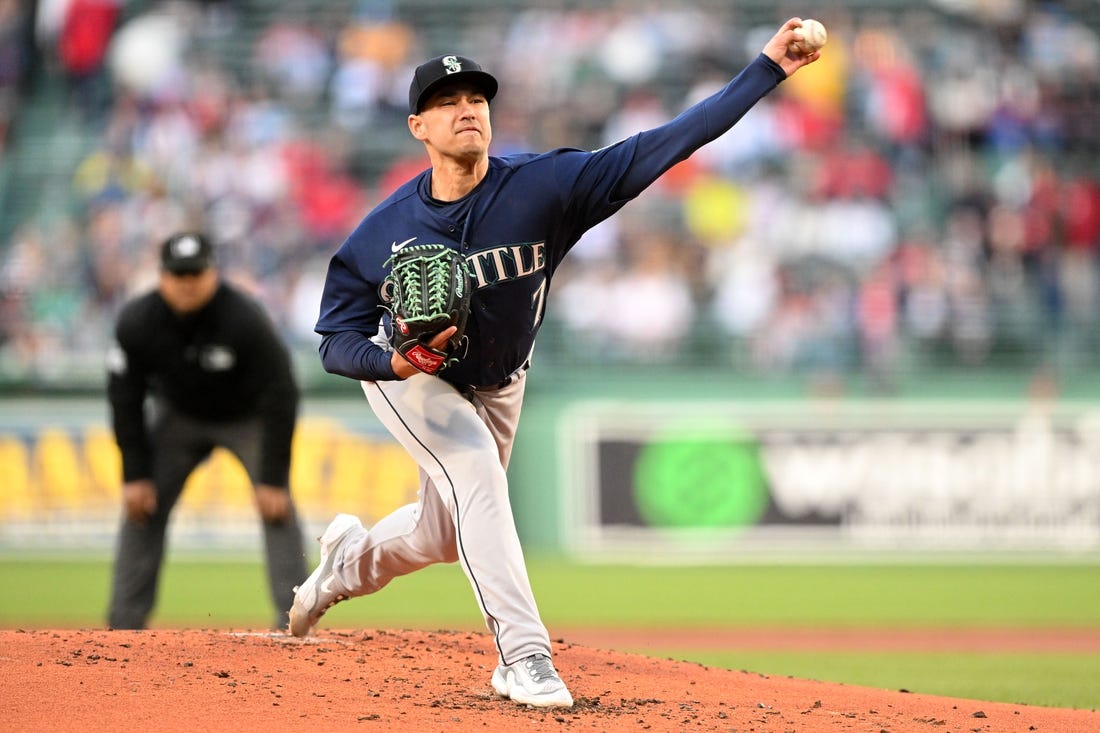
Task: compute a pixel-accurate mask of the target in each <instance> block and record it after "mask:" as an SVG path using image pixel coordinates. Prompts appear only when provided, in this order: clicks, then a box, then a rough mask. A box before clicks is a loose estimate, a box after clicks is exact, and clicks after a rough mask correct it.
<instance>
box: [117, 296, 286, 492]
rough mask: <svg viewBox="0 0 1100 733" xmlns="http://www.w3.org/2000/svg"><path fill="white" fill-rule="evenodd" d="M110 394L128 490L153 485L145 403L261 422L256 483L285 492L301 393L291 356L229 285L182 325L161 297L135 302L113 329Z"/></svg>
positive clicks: (261, 314)
mask: <svg viewBox="0 0 1100 733" xmlns="http://www.w3.org/2000/svg"><path fill="white" fill-rule="evenodd" d="M115 338H116V339H117V345H116V347H115V348H114V349H113V350H112V353H111V355H110V357H109V359H108V367H109V377H108V385H107V394H108V397H109V399H110V403H111V410H112V412H113V421H114V430H115V438H116V440H117V441H118V444H119V448H120V450H121V452H122V473H123V480H124V481H134V480H137V479H142V478H150V477H151V476H152V445H151V441H150V435H149V430H148V426H147V425H146V421H145V410H144V408H145V399H146V396H147V395H152V396H154V397H155V398H157V399H158V400H163V401H164V402H165V403H167V405H168V406H170V407H171V409H173V410H175V411H177V412H180V413H182V414H184V415H187V416H190V417H192V418H195V419H198V420H206V421H212V422H228V421H233V420H239V419H242V418H249V417H254V416H259V417H260V418H261V421H262V424H263V441H262V456H263V457H262V459H261V467H260V475H259V476H257V477H254V480H256V481H257V483H262V484H270V485H272V486H284V487H285V486H287V485H288V481H289V473H290V444H291V439H292V438H293V436H294V423H295V420H296V418H297V411H298V399H299V394H298V386H297V383H296V382H295V380H294V374H293V369H292V366H291V362H290V354H289V352H288V350H287V348H286V345H285V344H284V343H283V341H282V340H281V338H280V336H279V334H278V333H277V332H276V330H275V327H274V324H273V323H272V322H271V320H270V319H269V318H268V316H267V314H266V312H265V311H264V310H263V309H262V307H261V306H260V305H259V303H257V302H255V301H254V300H252V299H251V298H250V297H249V296H247V295H245V294H244V293H242V292H241V291H239V290H237V289H236V288H234V287H233V286H231V285H229V284H227V283H225V282H224V281H223V282H220V283H219V284H218V289H217V291H216V292H215V294H214V297H213V298H212V299H211V301H210V302H209V303H207V304H206V306H205V307H203V308H202V310H200V311H198V312H196V313H192V314H189V315H187V316H186V317H183V318H181V317H180V316H178V315H176V314H175V313H174V312H172V310H171V309H170V308H169V307H168V304H167V303H166V302H165V301H164V299H163V298H162V297H161V295H160V293H159V292H157V291H156V290H154V291H152V292H150V293H148V294H146V295H142V296H139V297H137V298H134V299H133V300H131V301H130V302H129V303H127V304H126V305H125V306H124V307H123V309H122V312H121V313H120V314H119V317H118V321H117V323H116V325H115Z"/></svg>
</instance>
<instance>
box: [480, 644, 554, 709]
mask: <svg viewBox="0 0 1100 733" xmlns="http://www.w3.org/2000/svg"><path fill="white" fill-rule="evenodd" d="M493 689H494V690H496V692H497V694H498V695H500V696H501V697H507V698H509V699H511V700H512V701H513V702H518V703H520V704H521V705H531V706H533V707H536V708H571V707H573V696H572V695H570V694H569V690H568V688H566V686H565V683H564V682H562V681H561V677H559V676H558V671H557V670H556V669H554V663H553V662H551V661H550V657H548V656H546V655H545V654H532V655H531V656H529V657H525V658H524V659H521V660H519V661H518V662H514V663H513V664H507V665H505V664H501V665H499V666H498V667H497V668H496V671H494V672H493Z"/></svg>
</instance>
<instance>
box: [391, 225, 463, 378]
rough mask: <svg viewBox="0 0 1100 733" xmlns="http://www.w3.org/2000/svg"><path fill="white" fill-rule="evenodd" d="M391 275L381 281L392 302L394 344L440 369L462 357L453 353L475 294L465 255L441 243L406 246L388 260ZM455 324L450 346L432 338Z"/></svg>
mask: <svg viewBox="0 0 1100 733" xmlns="http://www.w3.org/2000/svg"><path fill="white" fill-rule="evenodd" d="M386 264H387V265H390V266H391V270H390V274H389V275H387V276H386V280H385V281H384V282H383V284H382V293H383V297H384V298H385V299H386V300H388V301H390V307H389V311H390V315H391V317H392V321H393V328H392V329H391V333H390V343H391V344H393V348H394V350H396V351H397V353H399V354H401V356H403V357H404V358H405V359H406V360H407V361H408V362H409V363H410V364H412V365H413V366H414V367H416V368H417V369H419V370H420V371H422V372H425V373H427V374H435V373H436V372H438V371H440V370H442V369H445V368H446V367H447V366H448V365H449V364H452V363H454V362H455V361H457V360H458V359H457V357H455V356H454V354H455V352H456V351H457V350H458V347H459V346H460V345H461V343H462V340H463V338H464V335H463V334H464V333H465V331H466V319H467V318H468V317H469V314H470V297H471V296H472V295H473V287H472V285H473V277H472V276H471V274H470V269H469V266H468V265H467V264H466V260H465V259H464V258H463V257H462V255H460V254H459V253H458V252H455V251H454V250H453V249H450V248H448V247H445V246H444V245H442V244H420V245H416V246H412V247H403V248H402V249H399V250H398V251H397V252H395V253H394V255H393V256H392V257H390V258H389V259H388V260H387V261H386ZM451 326H455V327H456V328H457V329H458V330H457V331H455V334H454V335H453V336H451V338H449V339H448V340H447V343H446V345H445V350H440V349H436V348H433V347H432V346H430V345H429V342H430V341H431V340H432V338H433V337H434V336H436V335H437V334H438V333H439V332H440V331H443V330H444V329H446V328H449V327H451Z"/></svg>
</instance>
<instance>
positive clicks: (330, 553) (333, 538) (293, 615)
mask: <svg viewBox="0 0 1100 733" xmlns="http://www.w3.org/2000/svg"><path fill="white" fill-rule="evenodd" d="M362 532H366V530H365V529H363V524H362V522H360V521H359V519H358V518H357V517H353V516H352V515H350V514H337V515H336V518H335V519H333V520H332V522H331V523H330V524H329V525H328V528H327V529H325V532H324V534H322V535H321V536H320V537H319V538H318V541H319V542H320V543H321V562H320V564H318V565H317V569H316V570H314V571H313V573H312V574H311V575H310V576H309V577H308V578H306V582H304V583H302V584H301V585H299V586H297V587H295V588H294V605H292V606H291V607H290V633H291V634H293V635H294V636H305V635H306V634H308V633H309V630H310V629H312V628H313V626H314V624H316V623H317V621H318V620H319V619H320V618H321V617H322V616H324V615H325V611H327V610H329V609H330V608H332V607H333V606H335V605H336V604H337V603H339V602H340V601H346V600H347V599H348V598H350V597H351V596H349V595H348V594H347V590H346V589H345V588H341V587H340V586H339V585H338V584H337V582H336V577H335V575H334V574H333V572H332V568H333V565H335V564H336V559H337V555H338V552H337V551H338V550H339V549H340V546H341V545H342V544H343V543H344V542H345V541H346V540H348V539H349V538H351V537H353V536H355V535H358V534H360V533H362Z"/></svg>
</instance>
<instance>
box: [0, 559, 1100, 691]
mask: <svg viewBox="0 0 1100 733" xmlns="http://www.w3.org/2000/svg"><path fill="white" fill-rule="evenodd" d="M528 566H529V571H530V575H531V580H532V584H533V585H534V588H535V593H536V597H537V598H538V599H539V607H540V611H541V613H542V616H543V618H544V620H545V621H546V623H547V625H548V626H549V627H550V629H551V634H552V635H553V633H554V629H555V628H570V627H572V628H585V627H598V628H615V629H623V628H641V629H647V628H649V629H659V628H668V627H673V628H684V627H703V628H716V627H724V626H726V627H733V628H745V627H750V628H751V627H754V626H756V627H760V626H766V627H769V628H776V627H779V628H783V627H787V628H792V629H793V628H808V627H812V628H820V629H829V628H834V629H835V628H842V629H853V628H878V629H902V628H914V629H919V628H953V629H967V628H1023V629H1087V630H1100V565H1098V564H1095V563H1062V564H1059V563H1054V564H1039V563H1026V564H1024V563H1021V564H1006V563H994V564H975V565H960V564H944V565H938V564H933V565H915V564H893V565H885V564H873V565H822V566H812V565H762V564H761V565H748V566H739V565H738V566H705V567H687V568H678V567H638V566H628V565H587V564H585V565H578V564H575V563H571V562H567V561H564V560H561V559H557V558H531V559H529V563H528ZM0 583H2V584H3V586H2V587H4V588H5V589H6V592H5V593H4V595H3V596H2V598H0V626H3V627H6V628H82V627H102V626H103V624H104V622H103V617H104V612H105V608H106V604H107V594H108V588H109V583H110V560H109V558H107V557H106V556H93V557H88V558H85V559H82V560H74V559H72V558H60V557H35V556H31V557H26V556H24V557H16V556H3V557H0ZM271 617H272V608H271V605H270V601H269V600H268V595H267V586H266V576H265V574H264V569H263V566H262V564H261V562H260V560H259V558H258V557H252V556H249V557H240V558H234V559H225V558H201V557H192V556H183V557H171V556H170V557H169V560H168V561H167V562H166V564H165V567H164V572H163V576H162V581H161V591H160V598H159V601H158V606H157V610H156V613H155V616H154V618H153V619H152V621H151V625H152V626H154V627H162V628H166V627H184V628H237V629H240V628H267V627H268V626H269V624H270V620H271ZM324 623H325V625H327V626H330V627H333V628H395V629H402V628H420V629H469V630H475V631H482V630H484V627H483V625H482V622H481V617H480V614H479V613H478V611H477V607H476V605H475V604H474V601H473V597H472V595H471V592H470V589H469V586H468V584H467V582H466V578H465V576H464V575H463V574H462V572H461V570H460V569H459V568H458V567H457V566H455V565H448V566H436V567H431V568H427V569H425V570H423V571H420V572H418V573H414V574H413V575H410V576H408V577H404V578H398V579H397V580H395V581H394V582H393V583H392V584H391V585H390V586H389V587H387V588H386V589H384V590H383V591H382V592H380V593H378V594H377V595H374V596H372V597H367V598H359V599H353V600H352V601H349V602H346V603H343V604H340V605H338V606H336V607H335V608H333V609H332V610H331V611H330V612H329V614H328V616H327V617H326V619H325V622H324ZM624 650H625V651H635V650H631V649H627V648H624ZM645 653H646V654H649V655H650V656H661V657H670V658H674V659H684V660H689V661H695V662H699V663H702V664H707V665H711V666H718V667H726V668H730V669H745V670H749V671H754V672H759V673H763V674H769V675H789V676H794V677H805V678H810V679H819V680H828V681H835V682H843V683H847V684H855V685H866V686H870V687H877V688H884V689H907V690H910V691H912V692H921V693H928V694H936V695H947V696H952V697H961V698H968V699H973V700H995V701H1002V702H1011V703H1028V704H1036V705H1049V706H1054V707H1075V708H1086V709H1096V708H1100V685H1097V683H1096V680H1098V679H1100V654H1097V653H1094V652H1087V651H1086V652H1082V653H1077V654H1066V653H1050V654H1045V653H1044V654H1040V653H1034V652H1028V653H1009V652H1007V651H1006V652H1005V653H1000V652H997V653H944V652H909V651H906V652H863V651H859V652H855V651H852V652H839V653H837V652H829V653H825V652H819V651H813V652H810V651H808V652H791V651H783V650H777V651H774V652H773V651H760V650H755V649H754V650H730V649H702V650H701V649H652V648H648V649H646V650H645Z"/></svg>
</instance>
